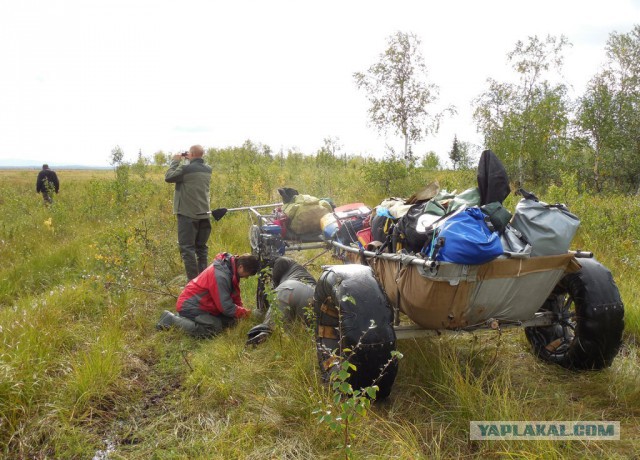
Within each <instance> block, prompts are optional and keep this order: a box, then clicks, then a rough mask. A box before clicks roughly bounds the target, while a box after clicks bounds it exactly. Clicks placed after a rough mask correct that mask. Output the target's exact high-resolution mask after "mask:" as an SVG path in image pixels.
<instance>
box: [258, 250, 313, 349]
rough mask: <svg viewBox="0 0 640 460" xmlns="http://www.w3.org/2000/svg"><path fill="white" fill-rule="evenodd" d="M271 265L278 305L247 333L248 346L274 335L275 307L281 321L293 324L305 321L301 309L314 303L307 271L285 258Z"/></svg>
mask: <svg viewBox="0 0 640 460" xmlns="http://www.w3.org/2000/svg"><path fill="white" fill-rule="evenodd" d="M270 265H271V266H272V272H271V279H272V282H273V289H274V291H275V293H276V301H277V303H276V305H270V306H269V309H268V310H267V313H266V314H265V317H264V321H263V322H262V324H258V325H257V326H255V327H253V328H252V329H251V330H250V331H249V332H248V334H247V336H248V340H247V345H257V344H259V343H262V342H264V341H265V340H266V339H267V337H268V336H269V335H270V334H271V333H272V332H273V329H274V327H275V320H274V316H275V313H274V308H277V309H278V310H279V311H280V315H281V317H282V319H283V320H284V321H293V320H294V319H295V318H302V319H304V309H305V308H306V307H307V306H309V305H311V303H312V302H313V293H314V291H315V286H316V280H315V278H314V277H313V275H311V273H309V272H308V271H307V269H306V268H304V267H303V266H302V265H300V264H299V263H297V262H296V261H295V260H293V259H290V258H288V257H278V258H276V259H275V260H274V261H273V262H272V263H271V264H270Z"/></svg>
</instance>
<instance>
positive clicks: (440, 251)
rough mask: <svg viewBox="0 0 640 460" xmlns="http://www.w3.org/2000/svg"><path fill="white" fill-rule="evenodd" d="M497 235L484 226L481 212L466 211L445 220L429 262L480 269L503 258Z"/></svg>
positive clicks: (434, 242) (432, 244) (478, 210)
mask: <svg viewBox="0 0 640 460" xmlns="http://www.w3.org/2000/svg"><path fill="white" fill-rule="evenodd" d="M502 252H503V251H502V243H501V242H500V235H499V234H498V233H497V232H492V231H491V230H489V227H487V224H486V223H485V215H484V213H483V212H482V211H481V210H480V208H476V207H473V208H467V209H465V210H464V211H462V212H459V213H457V214H454V215H453V216H451V217H450V218H449V219H447V220H446V221H445V222H444V223H443V224H442V225H441V226H440V227H439V228H438V229H436V233H435V236H434V238H433V240H432V242H431V259H435V260H437V261H440V262H451V263H455V264H465V265H479V264H484V263H486V262H490V261H491V260H493V259H495V258H496V257H498V256H500V255H502Z"/></svg>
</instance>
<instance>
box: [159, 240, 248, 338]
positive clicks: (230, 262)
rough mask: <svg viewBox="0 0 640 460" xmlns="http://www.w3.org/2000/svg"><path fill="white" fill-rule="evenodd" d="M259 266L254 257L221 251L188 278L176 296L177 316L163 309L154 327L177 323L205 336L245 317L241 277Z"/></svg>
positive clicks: (186, 330) (176, 324)
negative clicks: (198, 271) (195, 274)
mask: <svg viewBox="0 0 640 460" xmlns="http://www.w3.org/2000/svg"><path fill="white" fill-rule="evenodd" d="M259 269H260V262H259V260H258V258H257V257H256V256H253V255H250V254H243V255H241V256H234V255H231V254H229V253H226V252H224V253H220V254H218V255H217V256H216V257H215V260H214V261H213V263H212V264H211V265H209V266H208V267H207V268H206V269H205V270H204V271H203V272H202V273H200V274H199V275H198V276H196V277H195V278H194V279H192V280H190V281H189V283H187V285H186V286H185V288H184V290H183V291H182V293H181V294H180V296H179V297H178V302H177V305H176V310H177V311H178V314H177V315H174V314H173V313H171V312H170V311H167V310H165V311H164V313H162V316H161V317H160V321H159V322H158V324H156V329H158V330H163V329H168V328H169V327H171V326H176V327H179V328H181V329H183V330H184V331H185V332H187V333H188V334H190V335H192V336H194V337H199V338H207V337H213V336H214V335H217V334H219V333H220V332H222V331H223V330H224V329H226V328H227V327H230V326H233V325H235V324H236V321H237V320H238V319H239V318H244V317H247V316H249V315H250V314H251V310H249V309H247V308H245V307H244V306H243V305H242V298H241V296H240V279H241V278H248V277H249V276H253V275H255V274H256V273H257V272H258V270H259Z"/></svg>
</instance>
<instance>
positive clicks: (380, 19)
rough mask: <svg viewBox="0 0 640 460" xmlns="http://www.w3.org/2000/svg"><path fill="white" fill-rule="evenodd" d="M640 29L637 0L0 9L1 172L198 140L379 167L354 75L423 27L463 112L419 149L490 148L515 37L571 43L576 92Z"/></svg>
mask: <svg viewBox="0 0 640 460" xmlns="http://www.w3.org/2000/svg"><path fill="white" fill-rule="evenodd" d="M637 23H640V0H608V1H606V2H605V1H602V0H599V1H594V0H564V1H563V0H553V1H551V0H538V1H536V2H523V1H514V0H504V1H502V0H501V1H485V2H479V1H472V0H469V1H453V0H451V1H448V2H444V1H438V2H431V1H427V0H422V1H402V0H396V1H394V2H389V1H384V2H383V1H375V0H368V1H359V0H357V1H354V0H342V1H334V0H325V1H323V2H307V1H300V0H298V1H279V0H269V1H264V0H262V1H257V0H256V1H249V0H235V1H217V0H210V1H190V0H182V1H179V2H178V1H164V0H154V1H137V0H125V1H121V0H108V1H102V0H100V1H94V0H77V1H76V0H57V1H51V0H41V1H33V0H0V63H1V68H0V163H1V162H2V161H3V160H7V159H12V158H13V159H16V158H17V159H21V160H24V161H26V160H34V161H37V162H48V163H49V164H50V165H51V166H52V167H54V168H55V167H56V165H64V164H86V165H107V164H108V160H109V156H110V151H111V149H113V148H114V147H115V146H116V145H119V146H120V147H121V148H122V149H123V150H124V152H125V159H127V160H134V159H135V157H136V156H137V153H138V151H139V150H141V151H142V153H143V154H144V155H146V156H149V157H151V156H152V154H153V153H154V152H156V151H158V150H163V151H165V152H177V151H181V150H186V149H188V147H189V146H190V145H192V144H202V145H203V146H205V147H226V146H238V145H241V144H242V143H243V142H244V141H245V140H247V139H250V140H252V141H253V142H255V143H262V144H266V145H269V146H270V147H271V148H272V150H274V151H275V152H278V151H280V150H281V149H282V150H284V151H285V152H287V151H288V150H289V149H292V148H295V149H298V150H300V151H302V152H304V153H315V152H316V151H317V150H318V149H319V148H320V147H321V146H322V144H323V139H325V138H327V137H333V138H338V139H339V144H340V145H342V147H343V151H344V152H347V153H350V154H362V155H371V156H376V157H380V156H381V155H382V154H383V152H384V146H385V144H386V143H388V144H389V145H392V146H393V147H394V148H396V149H397V150H398V151H401V150H402V146H403V143H402V140H401V139H398V138H394V137H388V138H384V137H381V136H380V135H378V133H377V132H376V131H375V130H374V129H373V128H371V127H369V126H368V125H367V108H368V105H367V101H366V99H365V95H364V94H363V93H362V92H360V91H358V90H357V89H356V86H355V84H354V80H353V73H354V72H357V71H365V70H366V69H367V68H368V67H369V66H370V65H371V64H373V63H374V62H376V61H377V60H378V56H379V54H380V53H381V52H383V51H384V49H385V48H386V44H387V37H389V36H390V35H391V34H393V33H395V32H396V31H403V32H413V33H415V34H416V35H417V36H418V37H419V38H420V39H421V40H422V54H423V56H424V58H425V61H426V64H427V67H428V69H429V78H430V80H431V82H433V83H435V84H436V85H438V86H439V87H440V99H439V103H440V104H441V105H443V106H444V105H450V104H453V105H455V106H456V107H457V109H458V115H457V116H456V117H454V118H449V119H446V120H445V121H444V123H443V125H442V127H441V131H440V133H439V134H438V135H437V136H434V137H431V138H428V139H426V140H425V141H424V142H422V143H420V144H419V145H417V146H416V147H415V148H414V153H416V154H419V155H423V154H424V153H425V152H427V151H429V150H434V151H436V152H437V153H438V154H439V155H440V157H441V158H443V159H445V158H446V156H447V151H448V150H449V149H450V147H451V143H452V141H453V136H454V134H457V136H458V138H459V139H460V140H463V141H468V142H474V143H479V142H480V141H481V140H480V138H479V137H478V135H477V134H476V133H475V127H474V124H473V121H472V119H471V109H470V103H471V101H472V99H473V98H474V97H476V96H478V95H479V94H480V93H481V92H482V91H483V90H485V89H486V87H487V86H486V79H487V78H488V77H491V78H494V79H497V80H499V81H505V80H508V79H510V78H511V77H510V76H509V72H508V69H509V67H508V66H507V62H506V54H507V53H508V52H509V51H510V50H512V49H513V47H514V45H515V43H516V41H517V40H526V39H527V37H528V36H533V35H537V36H538V37H540V38H544V37H545V36H546V35H547V34H551V35H560V34H564V35H565V36H567V38H568V39H569V41H570V42H571V43H572V44H573V47H572V48H571V49H569V50H568V51H567V53H566V60H565V76H566V78H567V81H568V82H569V83H570V84H572V85H573V87H574V93H573V96H576V95H579V94H581V93H582V91H583V89H584V85H585V84H586V82H587V81H588V80H589V79H590V78H591V77H592V76H593V75H594V74H595V73H596V72H597V71H598V70H599V68H600V67H601V65H602V64H603V63H604V61H605V54H604V46H605V44H606V41H607V38H608V36H609V34H610V33H611V32H614V31H615V32H619V33H627V32H629V31H631V29H632V27H633V26H634V24H637Z"/></svg>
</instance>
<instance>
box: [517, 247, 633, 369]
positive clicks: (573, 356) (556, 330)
mask: <svg viewBox="0 0 640 460" xmlns="http://www.w3.org/2000/svg"><path fill="white" fill-rule="evenodd" d="M580 265H581V266H582V268H581V269H580V270H579V271H577V272H575V273H570V274H567V275H565V276H564V278H562V280H561V281H560V282H559V283H558V285H557V286H556V287H555V289H554V291H553V293H552V294H551V296H550V297H549V299H547V301H546V302H545V304H544V305H543V306H542V308H541V311H553V312H555V313H557V315H558V322H557V324H554V325H552V326H541V327H527V328H525V334H526V336H527V339H528V340H529V343H530V344H531V346H532V347H533V352H534V354H536V355H537V356H538V357H539V358H540V359H542V360H543V361H548V362H552V363H555V364H559V365H560V366H562V367H565V368H568V369H573V370H586V369H592V370H596V369H603V368H606V367H609V366H610V365H611V363H612V362H613V359H614V358H615V356H616V355H617V354H618V350H619V349H620V345H621V344H622V331H623V330H624V306H623V304H622V300H621V299H620V293H619V292H618V287H617V286H616V284H615V282H614V281H613V277H612V276H611V272H610V271H609V270H608V269H607V268H606V267H605V266H604V265H602V264H601V263H599V262H598V261H596V260H594V259H580Z"/></svg>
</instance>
